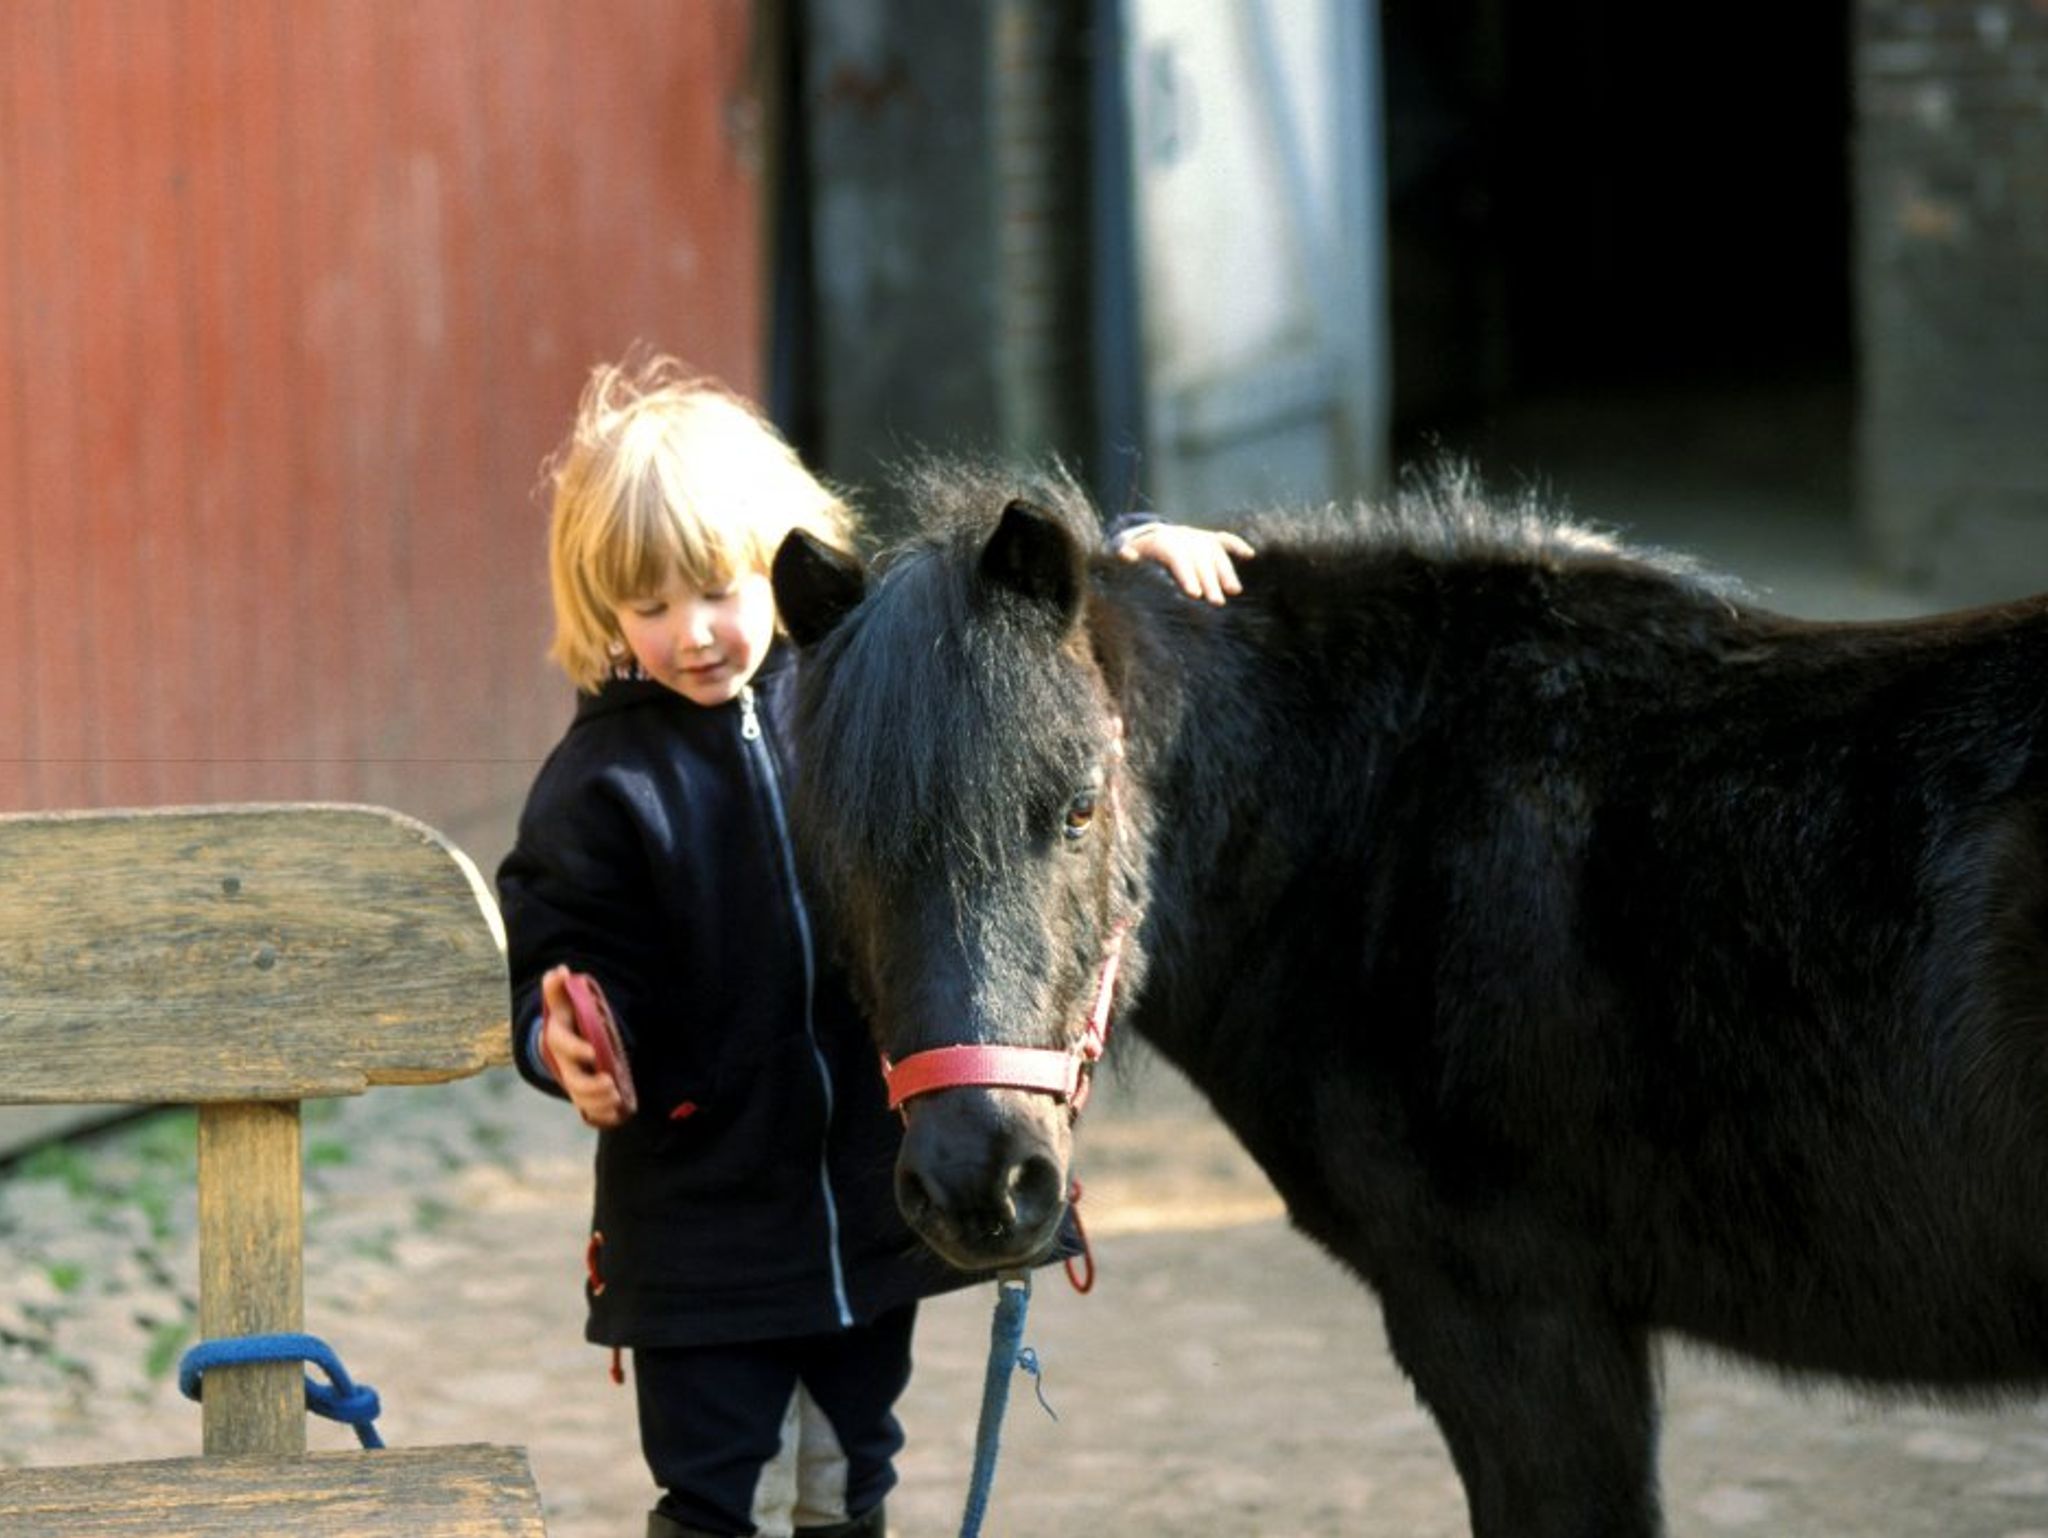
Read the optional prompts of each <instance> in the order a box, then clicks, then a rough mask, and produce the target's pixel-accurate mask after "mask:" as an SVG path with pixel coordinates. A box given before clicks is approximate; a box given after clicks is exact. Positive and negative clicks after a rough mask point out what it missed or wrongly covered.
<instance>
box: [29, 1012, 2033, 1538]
mask: <svg viewBox="0 0 2048 1538" xmlns="http://www.w3.org/2000/svg"><path fill="white" fill-rule="evenodd" d="M1132 1045H1134V1044H1132V1043H1128V1042H1127V1043H1124V1044H1121V1046H1120V1049H1119V1050H1120V1051H1124V1050H1125V1049H1127V1048H1129V1047H1131V1046H1132ZM1126 1055H1128V1054H1126ZM584 1136H585V1134H584V1133H583V1132H582V1129H581V1128H580V1127H579V1126H578V1125H577V1124H576V1123H575V1121H574V1119H573V1118H572V1117H569V1116H567V1115H566V1114H564V1113H562V1112H561V1111H560V1108H558V1107H555V1106H553V1105H550V1104H547V1103H544V1102H542V1101H540V1100H538V1098H537V1097H534V1096H532V1095H531V1094H530V1093H529V1092H528V1091H526V1090H525V1089H524V1087H523V1086H520V1085H518V1084H517V1083H516V1082H515V1081H513V1080H512V1079H511V1078H510V1076H509V1075H508V1074H503V1073H499V1074H492V1075H489V1076H487V1077H486V1078H485V1079H484V1080H481V1081H475V1082H472V1083H470V1084H466V1085H461V1086H454V1087H450V1088H446V1089H433V1090H382V1091H375V1092H373V1093H371V1094H370V1095H368V1096H366V1097H364V1098H363V1099H361V1100H359V1101H350V1102H342V1103H339V1104H337V1105H334V1106H332V1107H330V1108H326V1109H320V1108H315V1109H313V1110H311V1111H310V1113H309V1115H308V1118H307V1127H306V1151H307V1165H308V1175H307V1183H308V1204H307V1212H308V1227H309V1241H308V1277H307V1293H308V1299H307V1314H308V1324H309V1327H310V1328H311V1329H312V1330H313V1331H314V1332H315V1333H316V1334H319V1335H322V1336H324V1337H325V1338H327V1339H328V1340H329V1341H330V1342H332V1343H333V1344H334V1346H335V1347H336V1349H337V1350H338V1351H339V1352H340V1353H341V1355H342V1358H343V1360H344V1361H345V1362H346V1363H348V1365H349V1367H350V1369H351V1371H352V1372H353V1373H355V1374H356V1375H357V1376H358V1377H361V1378H363V1379H365V1380H367V1381H369V1382H370V1383H373V1384H374V1385H376V1387H377V1388H378V1390H379V1391H380V1393H381V1394H382V1395H383V1398H384V1402H385V1407H386V1408H385V1414H384V1417H383V1420H382V1422H381V1429H382V1430H383V1432H384V1434H385V1436H386V1438H387V1440H389V1441H391V1442H392V1443H394V1444H405V1445H423V1444H430V1443H435V1442H457V1441H500V1442H518V1443H522V1444H524V1445H526V1446H527V1447H528V1448H529V1449H530V1450H531V1453H532V1458H533V1463H534V1468H535V1471H536V1473H537V1475H538V1478H539V1482H540V1485H541V1488H542V1491H543V1493H544V1497H545V1500H546V1503H547V1507H548V1516H549V1530H550V1532H551V1533H552V1534H554V1535H555V1538H628V1535H630V1538H638V1534H639V1533H640V1531H641V1528H640V1521H641V1519H640V1512H641V1511H642V1510H643V1508H644V1505H645V1503H646V1500H647V1497H648V1491H647V1488H646V1483H645V1475H644V1473H643V1471H642V1470H641V1468H640V1465H639V1460H638V1457H637V1454H636V1452H635V1446H634V1435H633V1418H632V1409H631V1403H630V1394H629V1393H628V1392H627V1391H626V1390H623V1389H618V1388H614V1387H613V1386H612V1385H611V1384H610V1382H608V1381H607V1379H606V1377H605V1371H604V1369H605V1357H604V1354H603V1353H601V1352H599V1351H596V1350H594V1349H593V1348H591V1347H588V1346H585V1345H584V1344H582V1342H581V1338H580V1322H581V1319H580V1316H581V1302H580V1298H579V1296H578V1290H577V1276H578V1268H579V1265H580V1241H581V1235H582V1229H583V1212H584V1206H585V1202H586V1198H587V1189H588V1187H587V1182H588V1178H589V1176H588V1166H587V1158H588V1149H587V1145H586V1144H585V1143H584V1142H583V1138H584ZM191 1140H192V1132H191V1123H190V1121H189V1119H188V1118H185V1117H156V1118H149V1119H145V1120H143V1121H141V1122H137V1123H131V1124H128V1125H127V1126H125V1127H123V1128H121V1129H118V1130H116V1131H113V1132H111V1133H108V1134H103V1135H101V1136H99V1137H97V1138H94V1139H92V1140H89V1141H87V1142H85V1143H82V1144H74V1145H69V1146H68V1147H67V1148H66V1149H65V1150H63V1151H61V1152H59V1153H54V1154H45V1155H42V1156H39V1157H37V1158H35V1159H33V1160H31V1161H29V1162H28V1163H27V1164H26V1165H24V1166H17V1167H16V1168H15V1169H13V1170H12V1171H10V1172H9V1173H8V1174H7V1175H6V1176H4V1177H0V1238H4V1242H5V1245H6V1253H7V1255H8V1257H9V1265H8V1267H7V1271H6V1275H5V1276H4V1277H0V1463H9V1464H21V1463H37V1464H43V1463H76V1462H90V1461H99V1460H108V1459H124V1458H142V1457H166V1456H175V1455H180V1454H185V1453H190V1452H194V1451H196V1450H197V1447H198V1439H199V1420H198V1411H197V1409H196V1407H194V1406H192V1405H190V1404H188V1403H187V1402H185V1401H184V1400H183V1399H181V1398H180V1397H179V1396H178V1394H177V1391H176V1388H175V1385H174V1384H173V1383H172V1382H171V1364H172V1363H173V1362H174V1361H175V1357H176V1353H177V1350H178V1349H179V1348H181V1347H182V1345H183V1344H184V1341H185V1339H186V1336H187V1333H188V1326H189V1320H190V1317H191V1313H192V1308H193V1288H194V1281H193V1278H194V1275H195V1260H194V1256H193V1253H192V1239H191V1235H192V1228H193V1222H194V1215H193V1202H192V1198H191V1195H190V1178H191ZM1083 1141H1084V1148H1085V1163H1084V1166H1083V1172H1084V1174H1085V1176H1086V1178H1087V1181H1088V1196H1087V1199H1086V1207H1087V1210H1088V1212H1089V1214H1090V1218H1091V1233H1092V1235H1093V1236H1094V1239H1095V1243H1096V1249H1097V1253H1098V1257H1099V1260H1100V1264H1101V1280H1100V1284H1099V1285H1098V1286H1097V1288H1096V1289H1095V1291H1094V1292H1093V1293H1092V1294H1091V1295H1089V1296H1088V1297H1086V1298H1081V1297H1077V1296H1075V1295H1073V1294H1072V1293H1071V1292H1070V1291H1069V1290H1068V1289H1067V1287H1066V1284H1065V1283H1064V1282H1063V1281H1061V1280H1059V1279H1058V1278H1057V1277H1056V1276H1048V1277H1047V1278H1045V1279H1043V1280H1042V1281H1041V1283H1040V1285H1039V1287H1038V1289H1037V1295H1036V1297H1035V1298H1034V1300H1033V1316H1032V1321H1031V1329H1030V1332H1029V1333H1030V1340H1031V1342H1032V1344H1034V1345H1035V1346H1036V1348H1037V1349H1038V1351H1039V1353H1040V1355H1041V1356H1042V1358H1043V1359H1044V1362H1045V1392H1046V1396H1047V1398H1048V1400H1049V1402H1050V1403H1051V1405H1052V1406H1053V1408H1054V1409H1055V1410H1056V1411H1057V1412H1058V1415H1059V1419H1058V1420H1057V1421H1056V1422H1055V1421H1053V1420H1052V1419H1050V1418H1048V1417H1047V1416H1046V1415H1045V1414H1044V1413H1043V1412H1042V1411H1041V1410H1039V1409H1038V1407H1037V1405H1036V1404H1035V1403H1034V1401H1033V1398H1032V1395H1031V1393H1030V1388H1029V1384H1028V1383H1027V1382H1025V1381H1024V1380H1021V1379H1020V1380H1019V1382H1018V1385H1017V1390H1016V1396H1015V1398H1014V1399H1013V1401H1012V1407H1011V1417H1010V1421H1009V1426H1008V1430H1007V1434H1006V1437H1005V1449H1004V1459H1003V1463H1002V1467H1001V1471H1000V1473H999V1475H998V1479H997V1489H996V1500H995V1503H994V1507H993V1509H992V1512H991V1516H990V1520H989V1525H988V1530H989V1531H990V1532H991V1533H992V1534H997V1535H1005V1538H1028V1535H1031V1534H1047V1535H1051V1534H1061V1535H1071V1534H1077V1533H1080V1534H1110V1533H1124V1532H1145V1533H1152V1532H1171V1533H1175V1534H1182V1535H1191V1538H1201V1535H1218V1538H1220V1535H1224V1534H1232V1535H1239V1534H1264V1535H1289V1534H1340V1533H1342V1534H1358V1535H1367V1538H1394V1535H1400V1538H1453V1535H1457V1534H1461V1533H1463V1532H1464V1531H1465V1525H1464V1513H1463V1502H1462V1499H1461V1497H1460V1495H1459V1492H1458V1488H1457V1483H1456V1480H1455V1479H1454V1477H1453V1476H1452V1474H1451V1471H1450V1468H1449V1465H1448V1463H1447V1461H1446V1459H1445V1457H1444V1454H1443V1451H1442V1447H1441V1444H1440V1443H1439V1441H1438V1439H1437V1436H1436V1433H1435V1431H1434V1429H1433V1427H1432V1426H1431V1425H1430V1423H1429V1421H1428V1419H1427V1417H1426V1416H1424V1415H1423V1414H1422V1413H1420V1412H1419V1411H1418V1410H1417V1409H1416V1407H1415V1405H1414V1402H1413V1399H1412V1397H1411V1395H1410V1393H1409V1391H1408V1388H1407V1386H1406V1384H1405V1383H1404V1382H1403V1380H1402V1379H1401V1378H1400V1376H1399V1374H1398V1373H1397V1372H1396V1371H1395V1370H1394V1368H1393V1366H1392V1364H1391V1363H1390V1362H1389V1360H1388V1358H1387V1355H1386V1351H1385V1346H1384V1343H1383V1340H1382V1337H1381V1333H1380V1327H1379V1320H1378V1314H1377V1311H1376V1310H1375V1308H1374V1306H1373V1303H1372V1300H1371V1299H1370V1297H1369V1296H1368V1295H1367V1294H1366V1293H1364V1292H1363V1291H1361V1290H1360V1289H1359V1288H1358V1287H1356V1286H1355V1285H1353V1284H1352V1283H1351V1282H1349V1281H1348V1280H1346V1279H1345V1278H1344V1277H1343V1276H1342V1275H1341V1274H1340V1273H1339V1272H1338V1271H1337V1270H1336V1268H1335V1267H1334V1266H1332V1265H1331V1264H1330V1263H1329V1262H1327V1261H1326V1260H1325V1259H1323V1257H1322V1256H1321V1255H1320V1254H1319V1253H1318V1252H1316V1251H1315V1250H1313V1249H1312V1248H1311V1247H1310V1246H1308V1245H1307V1244H1305V1243H1304V1242H1302V1241H1301V1240H1300V1239H1298V1238H1296V1237H1295V1236H1293V1234H1292V1233H1291V1232H1290V1231H1289V1230H1288V1228H1287V1227H1286V1225H1285V1223H1284V1221H1283V1220H1282V1219H1281V1218H1280V1217H1279V1215H1278V1205H1277V1203H1276V1201H1275V1200H1274V1198H1273V1197H1272V1194H1271V1192H1270V1190H1269V1189H1268V1188H1267V1187H1266V1185H1265V1184H1264V1182H1263V1180H1262V1179H1261V1178H1260V1177H1259V1176H1258V1175H1257V1173H1256V1172H1255V1171H1254V1170H1252V1169H1251V1168H1250V1167H1249V1165H1248V1164H1247V1163H1246V1161H1245V1160H1244V1158H1243V1156H1242V1155H1241V1154H1240V1153H1239V1152H1238V1151H1237V1149H1236V1148H1235V1146H1234V1145H1233V1144H1232V1143H1231V1142H1230V1140H1229V1139H1228V1138H1227V1136H1225V1135H1224V1134H1223V1133H1222V1132H1221V1130H1220V1129H1219V1128H1218V1127H1217V1126H1216V1125H1215V1124H1214V1123H1213V1121H1211V1120H1210V1119H1209V1117H1208V1116H1207V1115H1206V1113H1205V1112H1204V1111H1203V1109H1202V1108H1201V1107H1200V1106H1199V1104H1198V1103H1197V1102H1196V1101H1195V1100H1194V1098H1193V1097H1192V1096H1191V1095H1190V1094H1189V1093H1188V1092H1187V1091H1186V1090H1185V1088H1184V1087H1183V1086H1181V1085H1180V1084H1179V1082H1178V1081H1177V1080H1176V1079H1174V1078H1173V1076H1172V1075H1171V1074H1169V1073H1168V1072H1166V1071H1165V1070H1164V1069H1162V1068H1158V1067H1156V1066H1154V1067H1151V1068H1148V1069H1146V1070H1144V1071H1142V1072H1140V1073H1139V1074H1137V1075H1135V1076H1134V1077H1133V1078H1132V1079H1130V1080H1129V1081H1127V1082H1122V1083H1119V1084H1116V1085H1114V1086H1112V1088H1111V1090H1110V1092H1108V1093H1105V1094H1103V1095H1100V1096H1098V1097H1097V1101H1096V1104H1095V1106H1093V1107H1091V1109H1090V1113H1089V1124H1088V1125H1087V1126H1086V1127H1085V1128H1084V1133H1083ZM989 1302H990V1299H989V1297H988V1296H987V1295H986V1293H985V1292H984V1291H982V1290H977V1291H976V1292H974V1293H971V1294H967V1295H962V1296H956V1297H952V1298H948V1299H944V1300H941V1301H940V1302H938V1303H936V1304H934V1305H931V1306H930V1307H928V1308H927V1310H926V1314H925V1318H924V1320H923V1323H922V1325H921V1328H920V1335H919V1347H918V1358H919V1362H918V1373H917V1379H916V1382H915V1385H914V1387H913V1388H912V1391H911V1393H910V1396H909V1399H908V1402H907V1403H906V1405H905V1407H904V1417H905V1420H906V1421H907V1423H908V1425H909V1429H910V1433H911V1438H912V1445H911V1450H910V1452H909V1453H908V1454H907V1455H906V1457H905V1459H904V1463H903V1472H904V1486H903V1488H902V1489H901V1490H900V1491H899V1492H898V1495H897V1497H896V1499H895V1501H894V1503H893V1508H892V1509H893V1510H894V1511H895V1512H896V1514H897V1517H898V1529H899V1531H900V1532H902V1533H904V1534H906V1535H908V1538H920V1535H926V1538H936V1535H939V1534H944V1533H950V1532H953V1531H955V1530H956V1528H957V1523H958V1516H959V1503H960V1500H961V1496H962V1493H963V1491H964V1488H965V1482H966V1477H967V1467H968V1463H969V1458H970V1450H971V1443H972V1436H973V1425H974V1418H975V1408H976V1397H977V1395H978V1392H979V1385H980V1378H981V1368H982V1359H983V1353H984V1348H985V1343H986V1339H987V1328H988V1307H989ZM1667 1425H1668V1429H1667V1434H1666V1450H1665V1483H1666V1491H1667V1504H1668V1507H1669V1510H1670V1513H1671V1525H1672V1529H1673V1531H1674V1532H1675V1533H1676V1534H1679V1535H1706V1534H1724V1533H1732V1534H1770V1535H1833V1534H1857V1535H1864V1534H1868V1535H1877V1538H2048V1414H2044V1413H2043V1411H2042V1410H2041V1409H2038V1408H2032V1407H2027V1408H2020V1409H2014V1410H2010V1411H2007V1412H2004V1413H1997V1414H1970V1415H1963V1414H1953V1413H1944V1412H1939V1411H1934V1410H1926V1409H1919V1408H1890V1409H1885V1408H1873V1407H1871V1406H1868V1405H1866V1404H1859V1403H1857V1402H1855V1401H1853V1400H1850V1399H1849V1398H1847V1397H1845V1396H1842V1395H1838V1394H1835V1393H1832V1392H1827V1391H1806V1392H1792V1391H1788V1390H1786V1389H1784V1388H1782V1387H1780V1386H1778V1385H1776V1384H1775V1383H1773V1382H1772V1381H1770V1380H1768V1379H1765V1378H1760V1377H1757V1376H1753V1375H1749V1374H1746V1373H1743V1372H1739V1371H1733V1370H1729V1369H1726V1368H1723V1367H1720V1366H1717V1365H1714V1364H1711V1363H1703V1362H1700V1361H1698V1360H1696V1359H1693V1358H1690V1357H1687V1356H1683V1355H1677V1356H1674V1359H1673V1361H1672V1362H1671V1364H1670V1367H1669V1399H1668V1417H1667ZM313 1441H314V1444H315V1445H316V1446H319V1447H336V1448H340V1447H347V1446H351V1445H353V1444H352V1441H351V1438H350V1435H349V1433H348V1432H347V1431H346V1430H344V1429H342V1428H339V1427H335V1426H330V1425H327V1424H325V1423H315V1425H314V1428H313Z"/></svg>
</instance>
